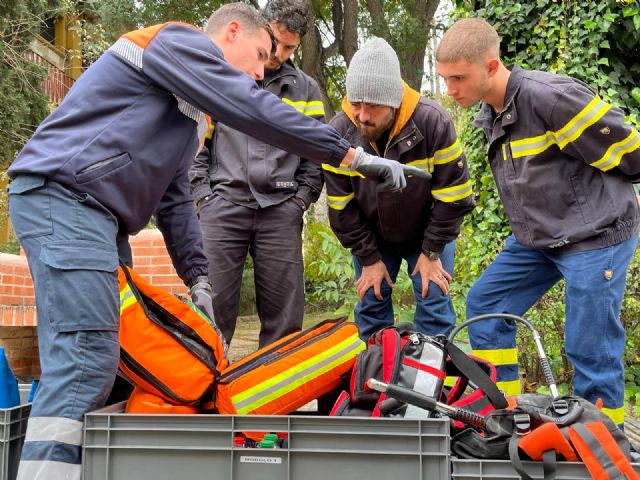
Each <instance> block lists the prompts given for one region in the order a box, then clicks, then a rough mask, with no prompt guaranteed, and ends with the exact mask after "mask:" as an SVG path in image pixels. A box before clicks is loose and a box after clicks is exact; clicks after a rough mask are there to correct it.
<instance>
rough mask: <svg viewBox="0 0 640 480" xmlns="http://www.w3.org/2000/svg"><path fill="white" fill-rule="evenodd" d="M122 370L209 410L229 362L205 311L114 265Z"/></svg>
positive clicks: (168, 396)
mask: <svg viewBox="0 0 640 480" xmlns="http://www.w3.org/2000/svg"><path fill="white" fill-rule="evenodd" d="M118 283H119V290H120V333H119V339H120V365H119V369H120V372H121V373H122V374H123V375H124V376H125V377H126V378H127V379H129V380H130V381H131V382H132V383H133V384H135V385H137V386H139V387H141V388H142V389H143V390H146V391H147V392H150V393H153V394H154V395H157V396H159V397H161V398H163V399H164V400H166V401H167V402H169V403H171V404H174V405H192V406H198V407H203V406H204V405H206V406H207V408H210V407H211V405H212V402H213V400H214V381H215V379H216V377H217V376H218V375H219V372H220V371H221V370H224V369H225V368H226V367H227V366H228V361H227V358H226V344H225V343H224V340H223V339H222V335H221V334H220V332H219V331H218V330H217V328H216V327H215V326H213V325H211V324H210V323H209V321H208V320H207V319H206V317H205V316H204V315H203V314H200V313H198V312H197V311H196V310H195V309H194V308H195V307H194V308H192V307H190V306H189V305H187V304H186V303H185V302H183V301H182V300H180V299H179V298H177V297H176V296H174V295H172V294H171V293H169V292H167V291H166V290H163V289H162V288H159V287H154V286H152V285H150V284H149V283H147V282H146V281H145V280H143V279H142V277H140V276H139V275H137V274H136V273H135V272H134V271H133V270H131V269H129V268H127V267H126V266H123V265H121V266H120V268H119V269H118Z"/></svg>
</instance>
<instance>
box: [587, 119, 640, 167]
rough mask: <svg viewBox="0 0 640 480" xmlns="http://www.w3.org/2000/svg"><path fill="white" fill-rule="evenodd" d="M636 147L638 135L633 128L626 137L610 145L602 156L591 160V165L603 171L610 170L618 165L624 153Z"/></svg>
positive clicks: (639, 143)
mask: <svg viewBox="0 0 640 480" xmlns="http://www.w3.org/2000/svg"><path fill="white" fill-rule="evenodd" d="M638 147H640V135H639V134H638V131H637V130H636V129H635V128H634V129H632V130H631V133H630V134H629V135H628V136H627V138H625V139H624V140H620V141H619V142H616V143H614V144H613V145H611V146H610V147H609V148H608V149H607V151H606V152H605V154H604V155H603V156H602V158H600V159H598V160H596V161H595V162H593V163H592V164H591V166H592V167H596V168H599V169H600V170H602V171H603V172H606V171H608V170H611V169H612V168H614V167H617V166H618V165H620V160H622V157H623V156H624V155H626V154H627V153H631V152H633V151H635V150H637V149H638Z"/></svg>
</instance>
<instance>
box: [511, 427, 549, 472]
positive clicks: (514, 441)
mask: <svg viewBox="0 0 640 480" xmlns="http://www.w3.org/2000/svg"><path fill="white" fill-rule="evenodd" d="M519 439H520V437H519V436H518V435H513V436H512V437H511V439H510V440H509V460H511V463H512V465H513V468H515V469H516V472H518V475H520V478H522V480H533V478H531V477H530V476H529V474H528V473H527V471H526V470H525V468H524V464H523V463H522V460H520V455H519V453H518V440H519ZM545 478H546V477H545Z"/></svg>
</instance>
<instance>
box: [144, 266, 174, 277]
mask: <svg viewBox="0 0 640 480" xmlns="http://www.w3.org/2000/svg"><path fill="white" fill-rule="evenodd" d="M149 273H150V274H151V275H152V276H154V277H155V276H157V275H158V276H159V275H173V276H176V271H175V270H174V268H173V265H153V266H151V268H150V270H149Z"/></svg>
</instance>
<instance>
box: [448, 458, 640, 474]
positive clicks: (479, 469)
mask: <svg viewBox="0 0 640 480" xmlns="http://www.w3.org/2000/svg"><path fill="white" fill-rule="evenodd" d="M522 463H523V464H524V465H525V468H526V469H527V473H528V474H529V475H530V476H531V477H532V478H535V479H537V478H544V472H543V470H542V463H541V462H522ZM557 465H558V468H557V470H556V480H585V479H588V478H591V475H590V474H589V471H588V470H587V468H586V467H585V466H584V464H582V463H577V462H558V463H557ZM451 467H452V472H451V478H453V479H456V480H478V479H482V480H506V479H509V480H520V475H518V473H517V472H516V470H515V469H514V468H513V465H511V462H510V461H509V460H475V459H470V460H468V459H464V460H463V459H459V458H455V457H452V459H451ZM633 468H634V470H635V471H636V472H638V473H639V474H640V464H637V463H635V464H633Z"/></svg>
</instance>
